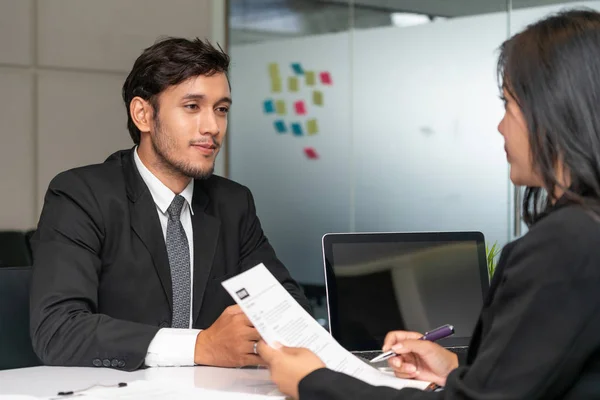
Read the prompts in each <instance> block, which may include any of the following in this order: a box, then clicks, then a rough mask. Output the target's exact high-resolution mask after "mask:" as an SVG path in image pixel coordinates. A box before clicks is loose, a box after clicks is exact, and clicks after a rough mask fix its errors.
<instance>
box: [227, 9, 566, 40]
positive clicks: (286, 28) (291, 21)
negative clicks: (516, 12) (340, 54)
mask: <svg viewBox="0 0 600 400" xmlns="http://www.w3.org/2000/svg"><path fill="white" fill-rule="evenodd" d="M574 1H576V0H229V2H228V12H229V14H228V15H229V38H230V43H231V44H232V45H236V44H243V43H251V42H260V41H267V40H276V39H281V38H284V37H297V36H305V35H316V34H323V33H332V32H342V31H346V30H348V29H349V28H350V27H352V28H354V29H367V28H374V27H380V26H390V25H392V14H393V13H402V12H404V13H415V14H422V15H426V16H428V17H429V18H433V17H447V18H453V17H461V16H469V15H477V14H487V13H493V12H506V11H507V10H508V7H509V4H510V7H511V8H512V9H519V8H526V7H535V6H544V5H552V4H565V3H571V2H574ZM350 4H352V5H353V7H352V12H350V9H351V8H350Z"/></svg>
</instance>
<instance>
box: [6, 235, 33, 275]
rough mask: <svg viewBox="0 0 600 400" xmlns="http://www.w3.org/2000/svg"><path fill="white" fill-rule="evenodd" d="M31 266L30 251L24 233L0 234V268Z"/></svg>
mask: <svg viewBox="0 0 600 400" xmlns="http://www.w3.org/2000/svg"><path fill="white" fill-rule="evenodd" d="M31 264H32V257H31V251H30V249H29V244H28V241H27V236H26V235H25V233H24V232H20V231H2V232H0V267H20V266H24V265H31Z"/></svg>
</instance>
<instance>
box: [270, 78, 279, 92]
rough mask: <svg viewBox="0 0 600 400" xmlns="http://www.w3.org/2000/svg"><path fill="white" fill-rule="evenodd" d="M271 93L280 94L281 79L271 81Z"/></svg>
mask: <svg viewBox="0 0 600 400" xmlns="http://www.w3.org/2000/svg"><path fill="white" fill-rule="evenodd" d="M271 91H272V92H273V93H281V79H279V78H273V79H271Z"/></svg>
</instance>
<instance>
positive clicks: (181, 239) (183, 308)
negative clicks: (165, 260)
mask: <svg viewBox="0 0 600 400" xmlns="http://www.w3.org/2000/svg"><path fill="white" fill-rule="evenodd" d="M184 203H185V199H184V198H183V196H181V195H177V196H175V198H174V199H173V201H172V202H171V205H170V206H169V208H168V209H167V214H168V215H169V221H168V222H167V240H166V243H167V253H168V255H169V266H170V267H171V284H172V286H173V320H172V323H171V326H172V327H173V328H189V327H190V295H191V294H190V292H191V289H190V288H191V279H190V248H189V246H188V240H187V236H186V234H185V231H184V230H183V225H182V224H181V209H182V208H183V205H184Z"/></svg>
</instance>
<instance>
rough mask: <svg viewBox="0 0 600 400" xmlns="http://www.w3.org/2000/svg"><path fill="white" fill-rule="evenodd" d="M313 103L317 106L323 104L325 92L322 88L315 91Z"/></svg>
mask: <svg viewBox="0 0 600 400" xmlns="http://www.w3.org/2000/svg"><path fill="white" fill-rule="evenodd" d="M313 103H314V104H315V105H317V106H322V105H323V92H321V91H320V90H315V91H313Z"/></svg>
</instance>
